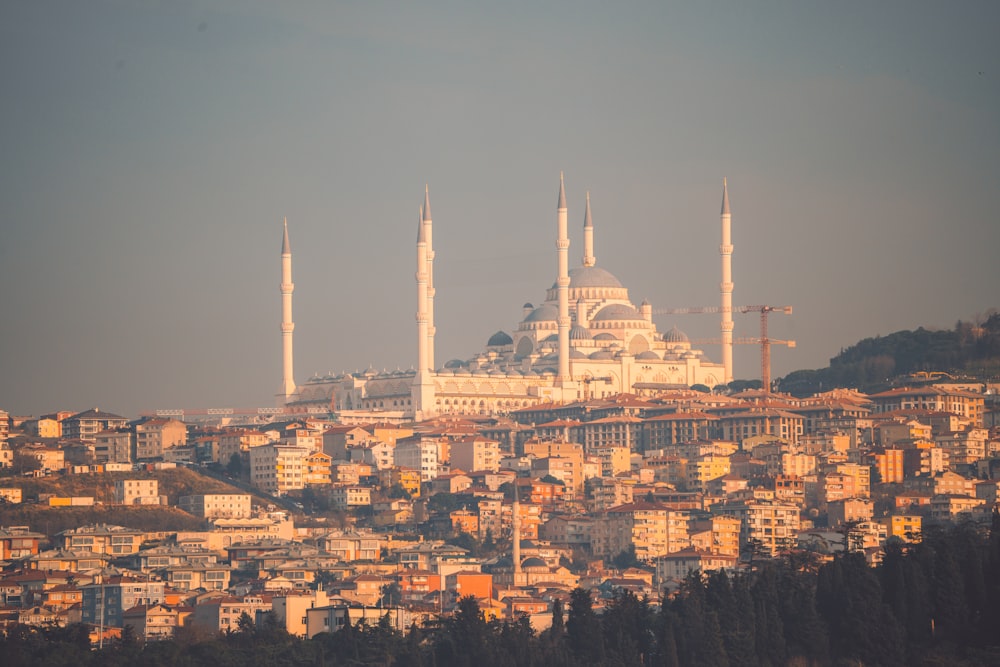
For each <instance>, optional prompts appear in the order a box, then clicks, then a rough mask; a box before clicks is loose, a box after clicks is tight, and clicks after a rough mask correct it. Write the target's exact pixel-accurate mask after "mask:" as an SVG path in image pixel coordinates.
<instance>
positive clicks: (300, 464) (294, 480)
mask: <svg viewBox="0 0 1000 667" xmlns="http://www.w3.org/2000/svg"><path fill="white" fill-rule="evenodd" d="M311 453H312V451H311V450H309V449H307V448H306V447H295V446H293V445H282V444H279V443H270V444H267V445H262V446H260V447H254V448H252V449H251V450H250V483H251V484H252V485H253V486H255V487H256V488H258V489H260V490H262V491H264V492H266V493H271V494H274V495H277V496H280V495H283V494H285V493H288V492H289V491H294V490H296V489H302V488H304V487H305V476H306V472H307V465H306V459H307V458H308V457H309V455H310V454H311Z"/></svg>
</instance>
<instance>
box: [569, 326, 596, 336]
mask: <svg viewBox="0 0 1000 667" xmlns="http://www.w3.org/2000/svg"><path fill="white" fill-rule="evenodd" d="M591 338H592V336H591V335H590V332H589V331H587V330H586V329H585V328H584V327H582V326H580V325H579V324H574V325H573V328H572V329H570V330H569V339H570V340H590V339H591Z"/></svg>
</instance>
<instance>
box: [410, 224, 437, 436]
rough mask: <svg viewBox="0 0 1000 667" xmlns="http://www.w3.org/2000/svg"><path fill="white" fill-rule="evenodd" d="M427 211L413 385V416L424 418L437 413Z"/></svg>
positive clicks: (421, 227)
mask: <svg viewBox="0 0 1000 667" xmlns="http://www.w3.org/2000/svg"><path fill="white" fill-rule="evenodd" d="M424 216H425V213H424V211H418V216H417V275H416V277H417V374H416V377H414V378H413V385H412V386H411V387H410V402H411V403H412V407H413V418H414V419H415V420H417V421H422V420H424V419H427V418H428V417H430V416H432V415H433V413H434V401H435V395H434V394H435V392H434V379H433V378H432V377H431V372H430V355H429V353H428V350H429V348H430V338H429V337H428V335H427V328H428V316H427V228H428V225H426V224H424Z"/></svg>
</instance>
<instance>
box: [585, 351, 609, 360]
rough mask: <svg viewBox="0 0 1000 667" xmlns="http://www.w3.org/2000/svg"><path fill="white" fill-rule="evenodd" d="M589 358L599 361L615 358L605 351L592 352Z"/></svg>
mask: <svg viewBox="0 0 1000 667" xmlns="http://www.w3.org/2000/svg"><path fill="white" fill-rule="evenodd" d="M590 358H591V359H597V360H601V359H614V358H615V357H614V355H613V354H611V353H610V352H608V351H607V350H598V351H597V352H594V353H593V354H592V355H590Z"/></svg>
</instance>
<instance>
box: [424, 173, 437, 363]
mask: <svg viewBox="0 0 1000 667" xmlns="http://www.w3.org/2000/svg"><path fill="white" fill-rule="evenodd" d="M423 224H424V234H425V236H426V239H427V368H428V369H430V370H434V368H435V366H434V334H435V333H437V327H435V326H434V240H433V239H434V236H433V233H432V229H433V226H432V224H431V197H430V190H429V188H428V187H427V185H426V184H425V185H424V215H423Z"/></svg>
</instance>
